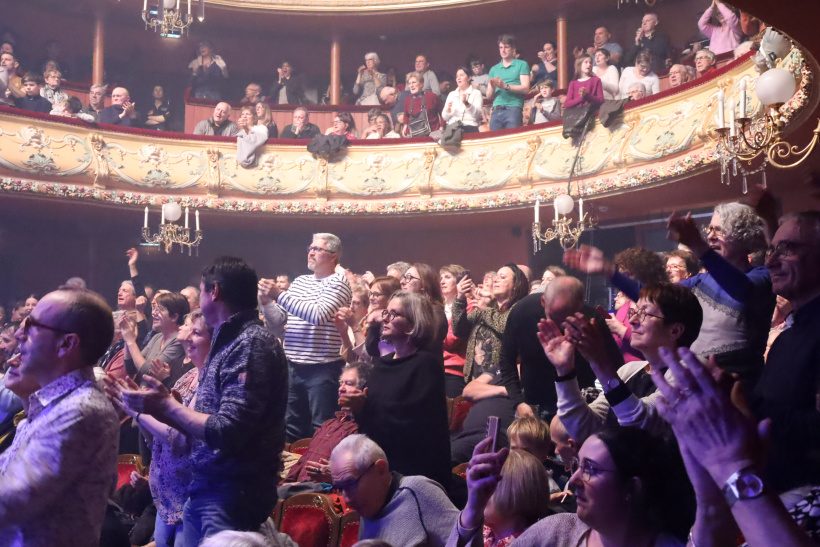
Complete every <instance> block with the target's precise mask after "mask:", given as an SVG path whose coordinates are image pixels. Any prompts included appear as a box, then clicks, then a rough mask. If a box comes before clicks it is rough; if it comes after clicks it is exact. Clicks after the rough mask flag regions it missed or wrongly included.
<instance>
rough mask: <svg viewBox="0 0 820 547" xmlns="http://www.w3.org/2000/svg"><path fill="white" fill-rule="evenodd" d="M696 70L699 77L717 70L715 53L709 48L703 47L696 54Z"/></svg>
mask: <svg viewBox="0 0 820 547" xmlns="http://www.w3.org/2000/svg"><path fill="white" fill-rule="evenodd" d="M695 70H696V71H697V77H698V78H703V77H704V76H706V75H707V74H709V73H710V72H712V71H714V70H717V67H716V66H715V54H714V53H713V52H712V51H710V50H708V49H702V50H700V51H698V52H697V54H695Z"/></svg>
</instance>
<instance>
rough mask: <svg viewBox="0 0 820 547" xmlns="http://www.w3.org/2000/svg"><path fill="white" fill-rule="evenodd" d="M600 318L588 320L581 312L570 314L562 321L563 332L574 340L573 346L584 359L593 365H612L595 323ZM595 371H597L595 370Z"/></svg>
mask: <svg viewBox="0 0 820 547" xmlns="http://www.w3.org/2000/svg"><path fill="white" fill-rule="evenodd" d="M596 321H600V319H593V320H591V321H590V320H588V319H587V318H586V317H584V314H582V313H576V314H575V315H574V316H573V315H570V316H569V317H567V320H566V321H565V322H564V332H565V333H566V335H567V336H568V337H570V338H572V339H573V340H574V341H575V346H576V347H577V348H578V351H580V352H581V355H583V356H584V359H586V360H587V361H589V363H590V365H592V366H593V367H596V366H600V365H605V366H607V365H608V366H613V365H612V364H611V361H610V360H609V356H608V355H607V353H606V346H605V345H604V338H603V336H601V331H599V330H598V328H597V327H596V325H595V322H596ZM596 373H597V371H596Z"/></svg>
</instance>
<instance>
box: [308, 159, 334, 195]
mask: <svg viewBox="0 0 820 547" xmlns="http://www.w3.org/2000/svg"><path fill="white" fill-rule="evenodd" d="M317 162H318V163H317V165H316V176H315V177H314V178H313V181H312V185H313V191H314V193H315V194H316V198H317V199H319V200H320V201H327V199H328V197H330V182H329V178H330V165H329V164H328V161H327V156H325V155H318V156H317Z"/></svg>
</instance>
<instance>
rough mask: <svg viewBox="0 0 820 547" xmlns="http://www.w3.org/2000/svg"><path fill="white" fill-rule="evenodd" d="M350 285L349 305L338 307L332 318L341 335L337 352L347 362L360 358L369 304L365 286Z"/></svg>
mask: <svg viewBox="0 0 820 547" xmlns="http://www.w3.org/2000/svg"><path fill="white" fill-rule="evenodd" d="M354 275H355V274H354ZM350 280H351V278H350V277H348V281H350ZM351 285H352V286H353V297H352V299H351V300H350V306H344V307H341V308H339V311H337V312H336V315H335V316H334V318H333V324H334V325H335V326H336V330H337V331H338V332H339V336H341V337H342V348H341V350H340V351H339V354H340V355H341V356H342V358H343V359H344V360H345V362H347V363H353V362H356V361H358V360H359V359H360V358H361V357H360V356H359V353H362V352H363V351H364V349H365V348H364V342H365V334H364V329H365V328H366V326H367V315H368V311H367V308H368V306H369V305H370V296H369V295H368V291H367V288H366V287H364V286H362V285H361V284H359V283H351ZM357 350H358V352H357ZM365 353H366V352H365ZM367 361H369V359H367Z"/></svg>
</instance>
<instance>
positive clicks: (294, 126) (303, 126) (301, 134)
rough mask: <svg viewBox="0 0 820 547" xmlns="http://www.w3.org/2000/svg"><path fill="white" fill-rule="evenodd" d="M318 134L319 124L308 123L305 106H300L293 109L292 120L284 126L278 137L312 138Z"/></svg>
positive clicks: (308, 116)
mask: <svg viewBox="0 0 820 547" xmlns="http://www.w3.org/2000/svg"><path fill="white" fill-rule="evenodd" d="M320 134H321V130H320V129H319V126H317V125H316V124H313V123H310V114H309V113H308V111H307V108H305V107H303V106H300V107H299V108H297V109H296V110H294V111H293V122H292V123H291V124H290V125H286V126H285V128H284V129H283V130H282V134H281V135H279V137H280V138H282V139H312V138H313V137H315V136H316V135H320Z"/></svg>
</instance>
